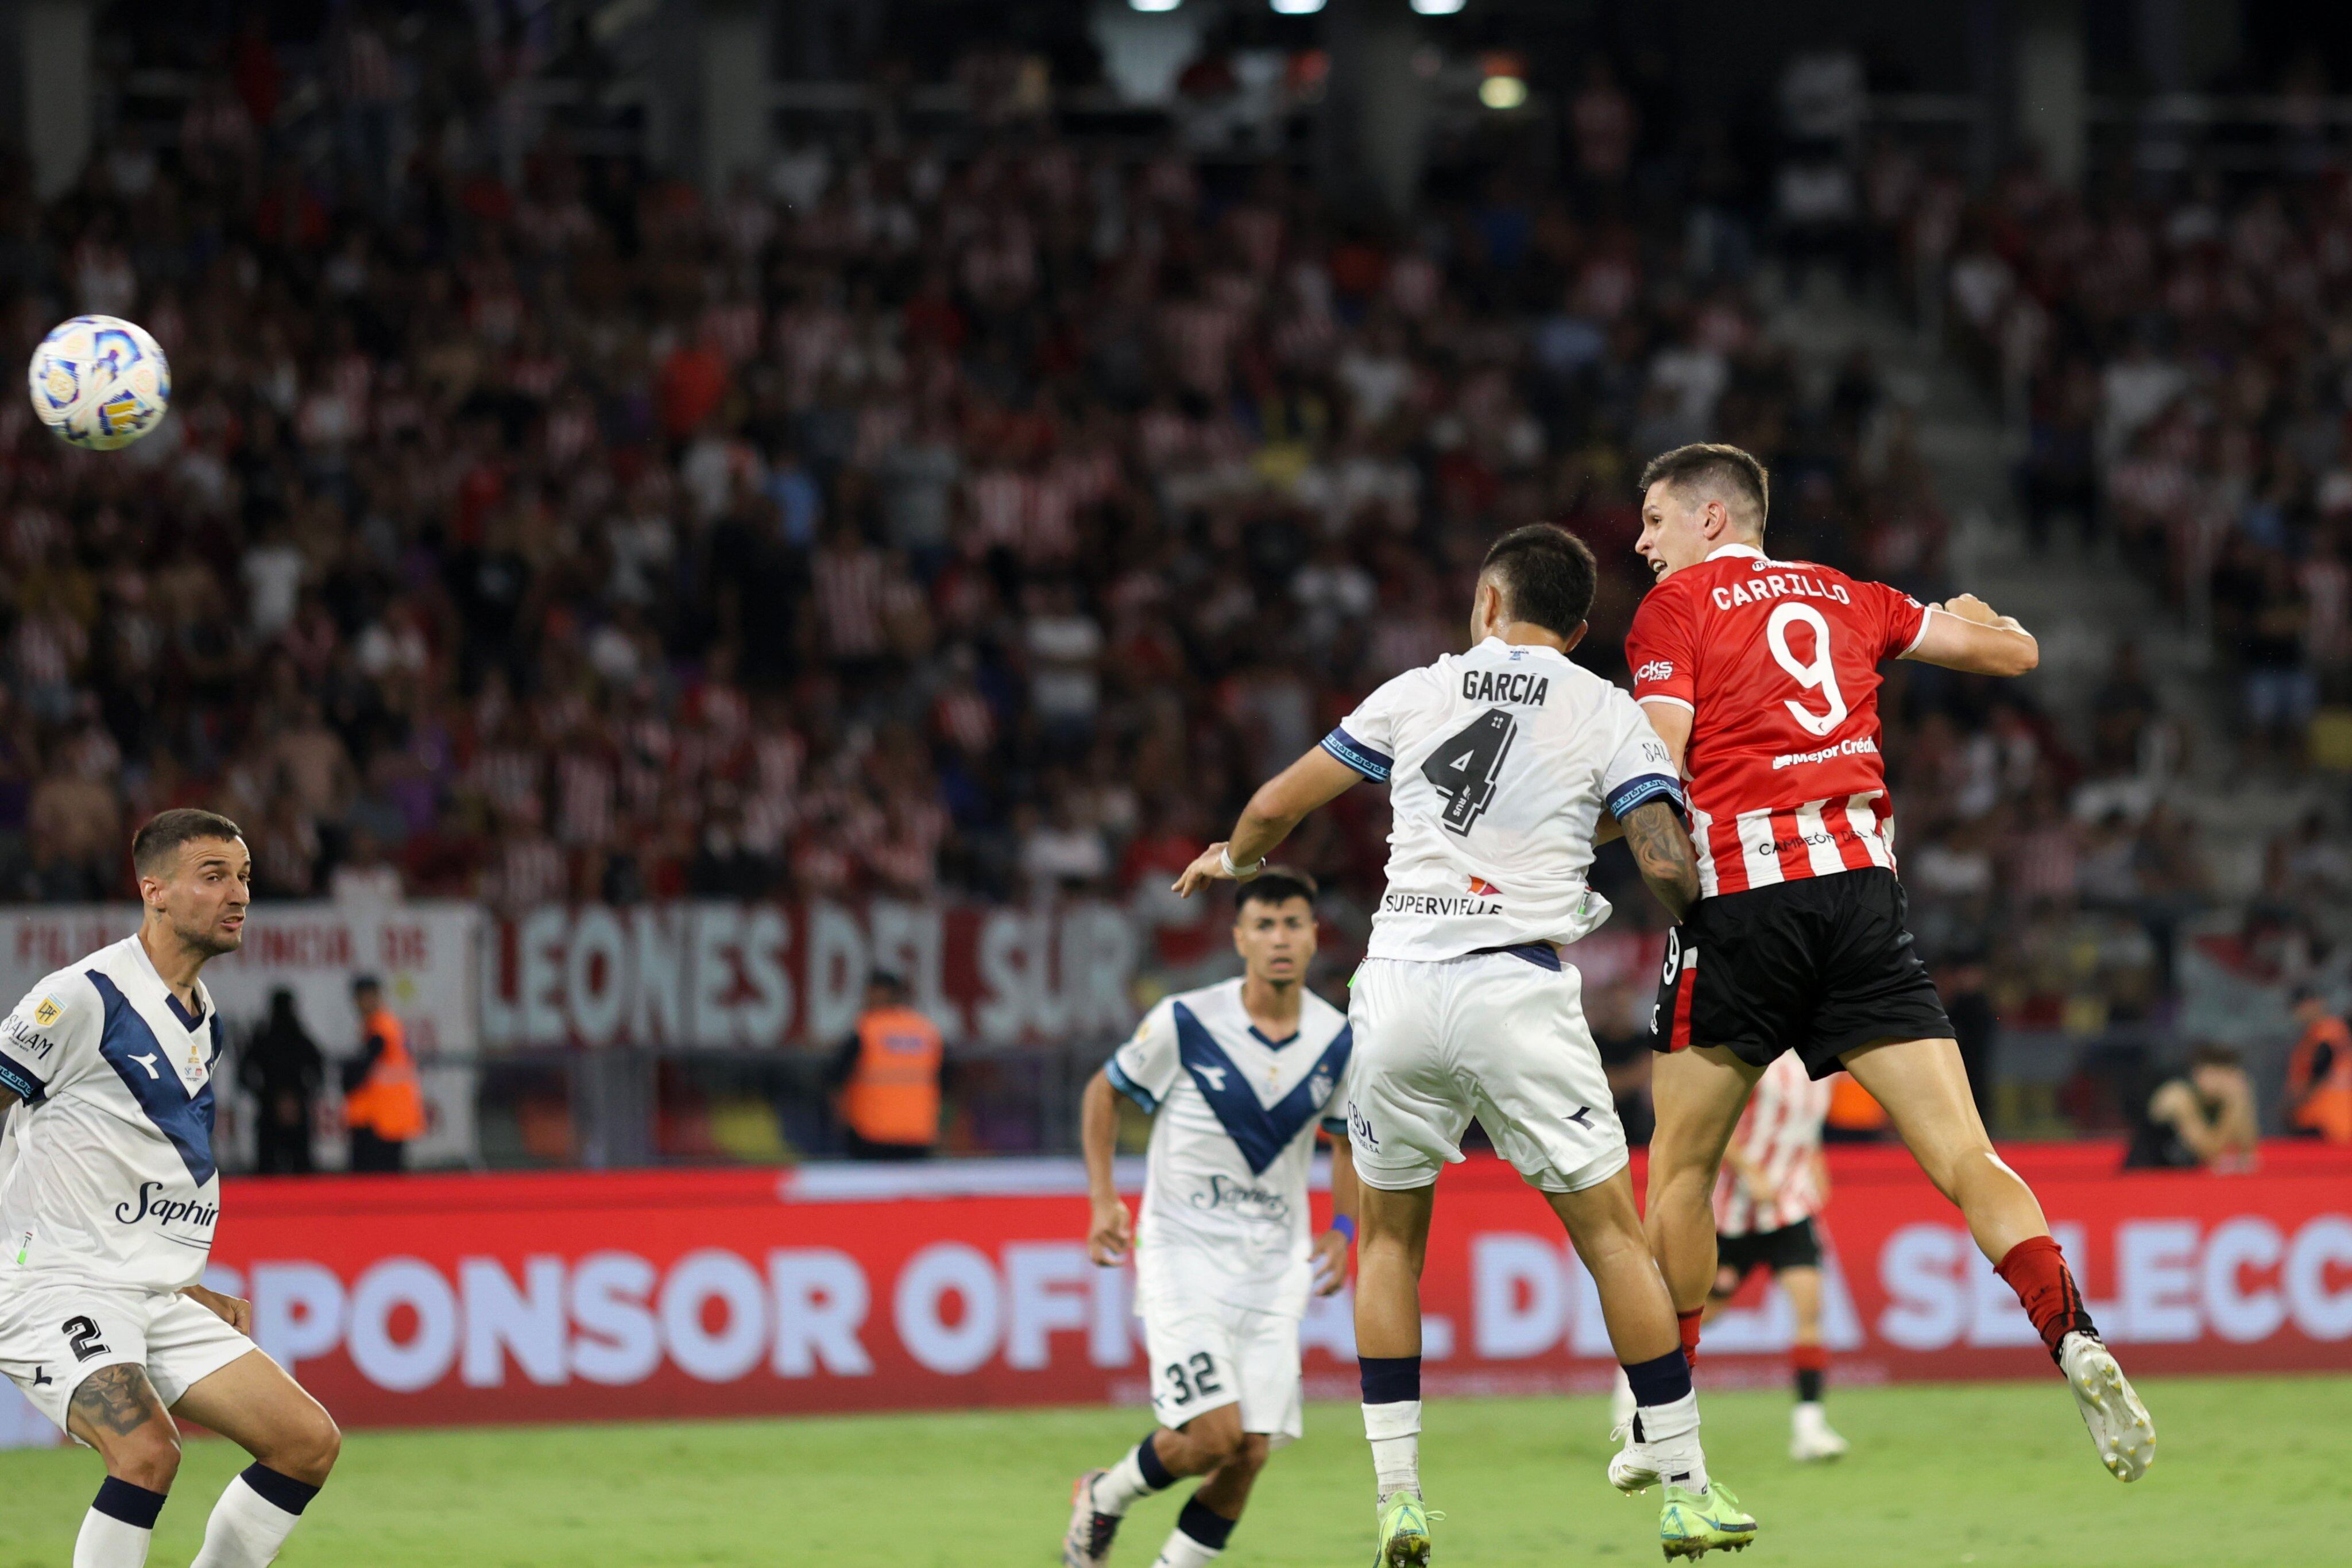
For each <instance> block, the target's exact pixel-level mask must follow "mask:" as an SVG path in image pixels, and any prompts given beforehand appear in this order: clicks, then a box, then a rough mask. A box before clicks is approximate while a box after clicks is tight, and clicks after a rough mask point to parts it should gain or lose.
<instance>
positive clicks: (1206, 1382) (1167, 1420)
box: [1142, 1296, 1307, 1448]
mask: <svg viewBox="0 0 2352 1568" xmlns="http://www.w3.org/2000/svg"><path fill="white" fill-rule="evenodd" d="M1142 1313H1143V1343H1144V1349H1145V1353H1146V1354H1148V1355H1150V1358H1151V1413H1152V1414H1153V1415H1154V1416H1157V1417H1159V1420H1160V1425H1161V1426H1163V1427H1170V1428H1171V1429H1173V1428H1176V1427H1182V1426H1183V1425H1184V1424H1185V1423H1186V1422H1188V1421H1191V1420H1192V1419H1194V1418H1195V1417H1196V1416H1202V1415H1205V1414H1207V1413H1208V1412H1209V1411H1212V1410H1219V1409H1223V1407H1224V1406H1228V1405H1232V1404H1234V1403H1235V1402H1238V1403H1239V1404H1240V1405H1241V1407H1242V1430H1243V1431H1244V1432H1263V1433H1265V1434H1266V1435H1267V1436H1269V1437H1272V1438H1273V1439H1274V1446H1275V1447H1276V1448H1279V1447H1281V1446H1282V1445H1283V1444H1285V1443H1286V1442H1289V1441H1290V1440H1291V1439H1292V1438H1294V1437H1297V1436H1298V1435H1299V1434H1300V1433H1301V1432H1303V1431H1305V1430H1306V1429H1307V1428H1306V1423H1305V1412H1304V1409H1303V1400H1302V1396H1301V1394H1300V1391H1299V1382H1298V1320H1297V1318H1295V1317H1292V1316H1290V1315H1289V1314H1288V1313H1286V1312H1253V1311H1251V1310H1250V1309H1249V1308H1247V1307H1235V1306H1230V1305H1228V1304H1226V1303H1225V1302H1223V1301H1214V1300H1212V1299H1211V1298H1209V1297H1206V1296H1194V1297H1191V1298H1188V1299H1183V1300H1177V1299H1162V1300H1158V1301H1154V1300H1149V1299H1147V1300H1146V1301H1144V1302H1143V1303H1142Z"/></svg>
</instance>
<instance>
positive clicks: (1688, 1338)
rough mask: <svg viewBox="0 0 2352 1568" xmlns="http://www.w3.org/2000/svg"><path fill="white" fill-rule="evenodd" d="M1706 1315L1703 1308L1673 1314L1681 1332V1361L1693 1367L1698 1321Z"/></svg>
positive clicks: (1696, 1347) (1696, 1345)
mask: <svg viewBox="0 0 2352 1568" xmlns="http://www.w3.org/2000/svg"><path fill="white" fill-rule="evenodd" d="M1705 1316H1706V1308H1705V1307H1693V1308H1692V1309H1691V1310H1690V1311H1689V1312H1676V1313H1675V1323H1676V1324H1677V1325H1679V1326H1680V1327H1681V1329H1682V1331H1683V1359H1684V1360H1685V1361H1687V1362H1689V1363H1690V1364H1692V1365H1693V1366H1696V1365H1697V1364H1698V1321H1699V1319H1701V1318H1703V1317H1705Z"/></svg>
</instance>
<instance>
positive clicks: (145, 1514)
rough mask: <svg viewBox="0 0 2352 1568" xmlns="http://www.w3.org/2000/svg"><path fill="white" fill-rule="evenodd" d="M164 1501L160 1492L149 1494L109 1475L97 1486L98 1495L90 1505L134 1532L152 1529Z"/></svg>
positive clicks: (150, 1492) (142, 1488)
mask: <svg viewBox="0 0 2352 1568" xmlns="http://www.w3.org/2000/svg"><path fill="white" fill-rule="evenodd" d="M163 1501H164V1498H163V1493H162V1492H159V1491H149V1490H147V1489H146V1488H145V1487H142V1486H137V1485H134V1484H132V1483H131V1482H130V1481H126V1480H122V1479H119V1478H117V1477H114V1476H109V1477H107V1478H106V1479H105V1480H104V1481H102V1482H100V1485H99V1489H98V1496H97V1497H96V1498H94V1499H92V1500H91V1501H90V1505H89V1506H90V1507H91V1508H93V1509H95V1510H97V1511H99V1512H100V1513H102V1514H104V1515H106V1517H107V1518H109V1519H119V1520H121V1521H122V1522H123V1523H125V1524H127V1525H129V1526H131V1528H132V1529H133V1530H152V1529H154V1528H155V1516H156V1515H157V1514H159V1513H161V1512H163Z"/></svg>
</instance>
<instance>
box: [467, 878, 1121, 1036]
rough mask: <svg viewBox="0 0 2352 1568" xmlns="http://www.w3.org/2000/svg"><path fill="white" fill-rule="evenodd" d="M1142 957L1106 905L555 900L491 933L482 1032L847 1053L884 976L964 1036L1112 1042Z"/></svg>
mask: <svg viewBox="0 0 2352 1568" xmlns="http://www.w3.org/2000/svg"><path fill="white" fill-rule="evenodd" d="M1139 946H1140V936H1139V933H1138V931H1137V928H1136V923H1135V922H1134V921H1133V920H1132V919H1131V918H1130V916H1129V915H1128V914H1127V913H1126V912H1125V911H1124V910H1121V909H1118V908H1115V907H1113V906H1111V905H1109V904H1097V903H1077V904H1056V905H1041V906H1036V907H1025V906H1024V907H1013V906H1003V905H988V904H907V903H900V902H898V901H895V900H891V899H882V898H877V899H873V900H869V901H866V902H864V903H862V904H857V905H855V906H853V905H847V904H834V903H830V902H827V901H824V900H819V901H817V902H815V903H813V904H730V903H719V902H712V901H698V902H689V903H678V904H638V905H635V906H632V907H630V908H625V909H620V908H613V907H609V906H606V905H603V904H583V905H580V906H577V907H572V906H565V905H560V904H551V905H547V906H544V907H541V908H538V909H533V910H530V911H529V912H527V913H525V914H524V915H520V916H519V917H517V918H514V919H510V920H501V921H499V922H497V923H496V924H495V925H494V926H492V927H491V928H490V929H489V931H488V940H487V941H486V942H485V943H484V945H483V949H482V977H481V993H480V994H481V1005H482V1034H483V1039H484V1041H485V1043H487V1044H489V1045H492V1046H507V1045H534V1046H555V1045H577V1046H586V1047H591V1048H593V1047H598V1046H604V1045H610V1044H614V1043H615V1042H620V1041H625V1042H627V1043H629V1044H633V1045H638V1046H647V1047H670V1048H677V1047H692V1048H696V1049H701V1050H712V1049H721V1050H723V1049H728V1048H750V1049H758V1048H762V1047H773V1046H789V1045H805V1044H812V1043H814V1044H820V1045H824V1044H830V1043H832V1042H833V1041H835V1040H839V1039H841V1038H842V1037H843V1036H845V1035H846V1034H847V1033H848V1032H849V1031H850V1030H852V1029H854V1028H855V1027H856V1022H857V1014H858V1011H859V1009H860V1008H861V1007H862V1006H863V1005H864V998H865V986H866V975H867V974H868V973H869V972H870V971H872V970H875V969H884V970H888V971H890V972H892V973H894V974H897V975H898V976H899V977H902V978H903V979H905V981H906V982H907V984H908V988H909V989H910V990H911V991H912V993H913V995H914V999H915V1005H916V1006H917V1007H919V1008H920V1009H922V1010H923V1011H924V1012H926V1013H928V1014H929V1015H930V1017H931V1018H932V1019H934V1020H935V1021H936V1022H937V1023H938V1024H939V1026H940V1029H941V1030H944V1031H945V1032H946V1034H947V1035H948V1037H949V1038H950V1040H972V1041H977V1042H979V1043H982V1044H985V1045H1017V1044H1022V1043H1024V1042H1038V1041H1050V1040H1068V1039H1079V1038H1087V1037H1093V1038H1096V1039H1099V1040H1105V1041H1108V1040H1115V1039H1117V1038H1118V1036H1120V1035H1122V1034H1124V1033H1125V1032H1126V1031H1127V1030H1129V1028H1131V1027H1132V1026H1133V1024H1134V1021H1135V1013H1136V1008H1135V1002H1134V998H1133V997H1132V996H1131V995H1130V991H1131V987H1132V982H1133V980H1134V977H1135V972H1136V966H1137V961H1138V956H1139Z"/></svg>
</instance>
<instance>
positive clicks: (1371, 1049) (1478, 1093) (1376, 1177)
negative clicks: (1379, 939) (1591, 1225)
mask: <svg viewBox="0 0 2352 1568" xmlns="http://www.w3.org/2000/svg"><path fill="white" fill-rule="evenodd" d="M1348 1021H1349V1024H1350V1025H1351V1026H1352V1027H1353V1028H1354V1030H1355V1035H1356V1050H1355V1056H1354V1058H1353V1059H1352V1060H1351V1061H1349V1064H1348V1143H1349V1148H1350V1149H1351V1150H1352V1151H1353V1153H1354V1155H1355V1162H1356V1177H1357V1179H1358V1180H1360V1181H1362V1182H1364V1183H1366V1184H1367V1185H1369V1186H1376V1187H1380V1188H1381V1189H1382V1190H1384V1191H1390V1192H1402V1191H1408V1190H1410V1189H1412V1188H1414V1187H1423V1186H1429V1185H1430V1183H1432V1182H1433V1181H1435V1180H1436V1179H1437V1172H1438V1170H1439V1167H1441V1166H1445V1165H1448V1164H1451V1163H1454V1162H1456V1161H1458V1160H1460V1159H1461V1158H1462V1148H1461V1142H1462V1132H1463V1129H1464V1128H1465V1127H1467V1126H1468V1125H1469V1124H1470V1119H1471V1118H1472V1117H1474V1116H1475V1117H1476V1118H1477V1119H1478V1123H1479V1124H1480V1125H1481V1126H1483V1127H1485V1128H1486V1136H1487V1137H1488V1138H1489V1139H1491V1140H1493V1142H1494V1145H1495V1149H1496V1153H1498V1154H1500V1155H1502V1156H1503V1157H1504V1158H1505V1159H1507V1160H1508V1161H1510V1162H1511V1165H1512V1166H1514V1167H1515V1168H1516V1169H1517V1171H1518V1173H1519V1175H1521V1176H1524V1177H1526V1178H1527V1180H1528V1183H1529V1184H1530V1185H1531V1186H1536V1187H1538V1188H1540V1189H1541V1190H1543V1191H1545V1192H1577V1191H1580V1190H1581V1189H1582V1188H1585V1187H1588V1186H1593V1185H1595V1184H1596V1183H1599V1182H1603V1181H1606V1180H1608V1179H1609V1178H1610V1177H1611V1176H1615V1175H1616V1174H1617V1173H1618V1172H1619V1171H1620V1170H1622V1169H1623V1168H1624V1166H1625V1160H1626V1155H1625V1130H1624V1128H1623V1127H1622V1126H1620V1125H1619V1124H1618V1122H1617V1108H1616V1103H1615V1101H1614V1098H1613V1097H1612V1094H1611V1093H1610V1091H1609V1075H1608V1073H1607V1072H1605V1071H1602V1069H1601V1052H1600V1051H1599V1050H1598V1049H1596V1048H1595V1047H1594V1045H1593V1043H1592V1031H1591V1030H1590V1029H1588V1028H1587V1027H1586V1026H1585V1022H1584V977H1583V976H1581V975H1580V974H1579V973H1577V970H1576V967H1575V966H1574V965H1573V964H1562V965H1560V966H1559V967H1558V968H1556V969H1554V968H1549V967H1544V966H1543V965H1540V964H1538V963H1536V962H1534V961H1532V960H1530V959H1528V958H1527V957H1524V956H1520V955H1518V954H1517V953H1472V954H1469V955H1467V956H1464V957H1460V958H1447V959H1443V960H1436V961H1422V960H1416V959H1411V958H1367V959H1366V960H1364V963H1363V967H1360V968H1359V969H1358V970H1357V971H1356V978H1355V980H1354V982H1353V986H1352V988H1351V989H1350V991H1349V1000H1348Z"/></svg>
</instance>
